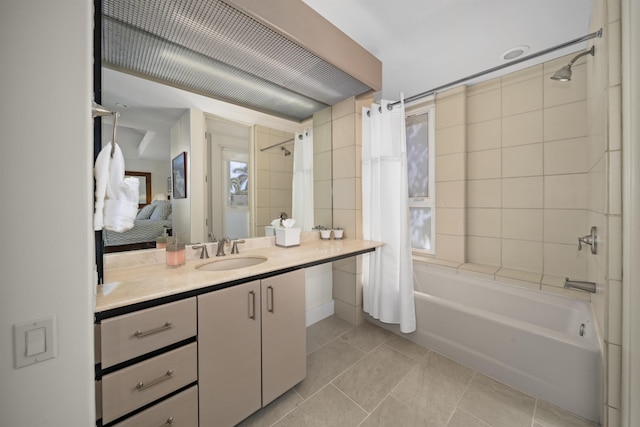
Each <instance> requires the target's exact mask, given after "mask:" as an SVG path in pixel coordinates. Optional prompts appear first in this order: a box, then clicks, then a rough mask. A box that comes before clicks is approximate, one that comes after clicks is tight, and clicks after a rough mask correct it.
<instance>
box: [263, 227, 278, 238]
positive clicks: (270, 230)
mask: <svg viewBox="0 0 640 427" xmlns="http://www.w3.org/2000/svg"><path fill="white" fill-rule="evenodd" d="M264 235H265V236H267V237H268V236H275V235H276V228H275V227H274V226H272V225H265V226H264Z"/></svg>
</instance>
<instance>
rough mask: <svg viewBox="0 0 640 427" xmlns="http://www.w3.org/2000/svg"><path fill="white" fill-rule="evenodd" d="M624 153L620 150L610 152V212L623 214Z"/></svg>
mask: <svg viewBox="0 0 640 427" xmlns="http://www.w3.org/2000/svg"><path fill="white" fill-rule="evenodd" d="M621 157H622V155H621V152H620V151H610V152H609V213H610V214H612V215H621V214H622V158H621Z"/></svg>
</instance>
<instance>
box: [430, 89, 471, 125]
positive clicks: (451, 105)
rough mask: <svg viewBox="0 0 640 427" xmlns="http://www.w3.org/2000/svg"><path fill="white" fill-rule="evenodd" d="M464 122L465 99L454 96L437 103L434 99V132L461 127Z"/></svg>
mask: <svg viewBox="0 0 640 427" xmlns="http://www.w3.org/2000/svg"><path fill="white" fill-rule="evenodd" d="M465 122H466V98H465V97H464V96H456V97H453V98H450V99H449V98H447V99H446V100H445V101H442V102H438V101H437V99H436V130H441V129H444V128H448V127H452V126H461V125H464V124H465Z"/></svg>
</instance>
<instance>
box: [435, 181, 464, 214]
mask: <svg viewBox="0 0 640 427" xmlns="http://www.w3.org/2000/svg"><path fill="white" fill-rule="evenodd" d="M436 207H439V208H464V207H465V182H464V181H444V182H437V183H436Z"/></svg>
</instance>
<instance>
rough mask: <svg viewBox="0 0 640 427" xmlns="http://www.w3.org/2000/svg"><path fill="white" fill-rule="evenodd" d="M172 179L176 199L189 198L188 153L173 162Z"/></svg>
mask: <svg viewBox="0 0 640 427" xmlns="http://www.w3.org/2000/svg"><path fill="white" fill-rule="evenodd" d="M171 178H172V180H171V181H172V182H171V184H172V187H173V198H174V199H186V198H187V153H186V151H183V152H182V153H180V154H178V155H177V156H176V157H175V158H174V159H173V160H172V161H171Z"/></svg>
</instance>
